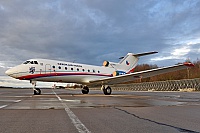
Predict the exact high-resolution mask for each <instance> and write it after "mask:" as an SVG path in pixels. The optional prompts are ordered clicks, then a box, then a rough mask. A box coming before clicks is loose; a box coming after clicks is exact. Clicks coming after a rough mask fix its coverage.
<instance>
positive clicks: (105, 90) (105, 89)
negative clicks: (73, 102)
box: [82, 85, 112, 95]
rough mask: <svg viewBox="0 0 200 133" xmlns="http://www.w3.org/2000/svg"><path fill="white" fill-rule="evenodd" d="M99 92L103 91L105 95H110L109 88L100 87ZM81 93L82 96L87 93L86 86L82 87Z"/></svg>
mask: <svg viewBox="0 0 200 133" xmlns="http://www.w3.org/2000/svg"><path fill="white" fill-rule="evenodd" d="M101 90H102V91H103V93H104V94H105V95H110V94H111V93H112V89H111V87H110V86H105V85H102V87H101ZM82 93H83V94H88V93H89V88H88V87H87V86H83V89H82Z"/></svg>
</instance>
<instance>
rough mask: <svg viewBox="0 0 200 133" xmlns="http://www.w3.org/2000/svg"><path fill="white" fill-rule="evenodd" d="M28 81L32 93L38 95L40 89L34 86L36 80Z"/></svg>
mask: <svg viewBox="0 0 200 133" xmlns="http://www.w3.org/2000/svg"><path fill="white" fill-rule="evenodd" d="M30 83H31V84H32V85H33V94H34V95H40V94H41V90H40V89H39V88H36V81H30Z"/></svg>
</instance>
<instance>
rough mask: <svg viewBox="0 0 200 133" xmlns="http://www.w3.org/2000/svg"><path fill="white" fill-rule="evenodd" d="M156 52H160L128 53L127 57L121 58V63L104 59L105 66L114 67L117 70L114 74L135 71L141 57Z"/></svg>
mask: <svg viewBox="0 0 200 133" xmlns="http://www.w3.org/2000/svg"><path fill="white" fill-rule="evenodd" d="M155 53H158V52H155V51H153V52H146V53H139V54H133V53H128V54H127V55H126V56H125V57H121V58H120V59H121V60H120V62H119V63H114V62H108V61H104V63H103V66H105V67H111V68H114V69H115V71H114V72H113V76H118V75H123V74H126V73H131V72H134V68H135V67H136V66H137V63H138V60H139V57H141V56H145V55H150V54H155Z"/></svg>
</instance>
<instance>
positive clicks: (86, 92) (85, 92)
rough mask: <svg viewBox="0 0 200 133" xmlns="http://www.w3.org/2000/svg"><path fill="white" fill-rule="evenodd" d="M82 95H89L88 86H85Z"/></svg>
mask: <svg viewBox="0 0 200 133" xmlns="http://www.w3.org/2000/svg"><path fill="white" fill-rule="evenodd" d="M82 93H83V94H88V93H89V88H88V87H87V86H83V89H82Z"/></svg>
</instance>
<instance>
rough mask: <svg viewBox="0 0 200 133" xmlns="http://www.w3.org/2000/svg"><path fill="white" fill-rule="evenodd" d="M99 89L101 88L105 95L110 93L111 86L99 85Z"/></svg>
mask: <svg viewBox="0 0 200 133" xmlns="http://www.w3.org/2000/svg"><path fill="white" fill-rule="evenodd" d="M101 89H102V90H103V93H104V94H105V95H110V94H111V93H112V89H111V87H110V86H106V87H105V86H104V85H103V86H102V87H101Z"/></svg>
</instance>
